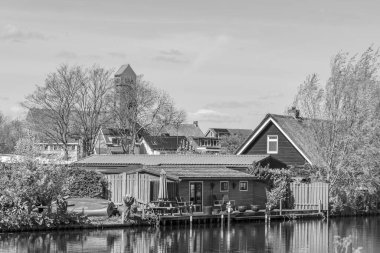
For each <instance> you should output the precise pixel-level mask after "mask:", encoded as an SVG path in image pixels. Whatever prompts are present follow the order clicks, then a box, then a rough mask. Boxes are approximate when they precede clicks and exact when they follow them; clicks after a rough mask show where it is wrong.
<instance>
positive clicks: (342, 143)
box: [294, 48, 380, 205]
mask: <svg viewBox="0 0 380 253" xmlns="http://www.w3.org/2000/svg"><path fill="white" fill-rule="evenodd" d="M378 59H379V52H378V51H376V50H373V49H372V48H369V49H368V50H366V51H365V52H364V53H363V54H362V55H361V56H359V57H358V56H354V57H349V55H348V54H347V53H339V54H337V55H336V56H335V57H334V58H333V60H332V62H331V76H330V78H329V79H328V81H327V83H326V86H325V87H324V89H323V88H322V87H321V86H320V85H319V81H318V79H317V78H316V76H315V75H312V76H311V77H308V78H307V80H306V81H305V83H304V84H303V85H301V86H300V88H299V91H298V94H297V96H296V99H295V102H294V105H296V106H297V107H298V108H299V109H301V113H302V114H303V115H305V116H306V117H309V118H308V119H305V122H308V124H309V128H310V129H311V130H312V131H311V132H312V136H311V138H313V140H314V141H315V142H316V143H317V144H318V145H317V146H318V150H319V154H320V156H321V157H322V158H323V162H322V163H320V164H319V168H318V169H317V171H318V175H319V176H321V177H322V178H324V179H326V180H328V181H329V182H330V185H331V188H330V192H331V194H332V196H333V199H334V198H335V199H334V201H335V203H340V204H342V203H344V202H345V201H346V202H347V203H350V205H354V203H356V200H357V199H358V197H359V195H361V194H364V192H366V193H369V194H374V193H375V192H377V191H378V190H379V188H380V175H379V170H378V168H379V166H380V135H379V132H380V113H379V112H380V110H379V108H380V85H379V80H378V76H377V74H378V70H379V63H378ZM359 189H361V190H359ZM350 201H351V202H350Z"/></svg>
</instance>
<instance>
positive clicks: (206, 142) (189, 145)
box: [180, 137, 221, 154]
mask: <svg viewBox="0 0 380 253" xmlns="http://www.w3.org/2000/svg"><path fill="white" fill-rule="evenodd" d="M180 150H182V151H186V150H187V151H193V152H195V153H202V154H218V153H220V151H221V146H220V140H219V139H218V138H214V137H188V138H187V139H186V140H183V142H182V144H181V147H180Z"/></svg>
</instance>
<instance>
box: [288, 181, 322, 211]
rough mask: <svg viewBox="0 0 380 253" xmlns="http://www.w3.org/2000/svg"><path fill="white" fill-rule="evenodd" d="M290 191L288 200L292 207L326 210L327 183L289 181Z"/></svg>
mask: <svg viewBox="0 0 380 253" xmlns="http://www.w3.org/2000/svg"><path fill="white" fill-rule="evenodd" d="M290 192H291V196H290V199H289V200H288V201H289V202H290V205H291V206H293V208H294V209H303V210H328V204H329V185H328V183H321V182H318V183H290Z"/></svg>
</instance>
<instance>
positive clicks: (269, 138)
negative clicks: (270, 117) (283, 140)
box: [267, 135, 278, 154]
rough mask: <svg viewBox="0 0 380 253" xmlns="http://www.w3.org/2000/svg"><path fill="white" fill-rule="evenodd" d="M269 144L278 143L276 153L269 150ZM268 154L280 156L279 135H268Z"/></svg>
mask: <svg viewBox="0 0 380 253" xmlns="http://www.w3.org/2000/svg"><path fill="white" fill-rule="evenodd" d="M271 138H276V139H275V140H274V139H271ZM269 142H276V151H271V150H269ZM267 154H278V135H267Z"/></svg>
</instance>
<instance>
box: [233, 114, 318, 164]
mask: <svg viewBox="0 0 380 253" xmlns="http://www.w3.org/2000/svg"><path fill="white" fill-rule="evenodd" d="M270 123H273V124H274V125H275V126H276V127H277V128H278V129H279V130H280V131H281V132H282V134H284V136H285V137H286V138H287V139H288V140H289V142H290V143H291V144H292V145H293V146H294V147H295V148H296V149H297V151H298V152H299V153H300V154H301V155H302V156H303V157H304V158H305V160H306V161H308V163H309V164H310V165H316V164H321V163H323V159H322V157H321V156H320V155H319V152H318V151H317V145H318V144H317V142H316V141H315V139H313V137H312V136H313V135H312V133H311V129H310V124H311V123H312V120H310V119H301V118H300V119H296V118H294V117H293V116H287V115H277V114H267V115H266V116H265V118H264V119H263V121H262V122H261V123H260V124H259V125H258V126H257V127H256V129H255V130H254V131H253V132H252V134H251V135H250V136H249V137H248V138H247V139H246V141H245V142H244V143H243V144H242V145H241V146H240V147H239V148H238V149H237V151H236V154H237V155H241V154H243V153H244V151H245V150H246V149H247V148H248V147H249V145H250V144H251V143H253V142H254V141H255V139H256V137H258V136H259V134H260V133H261V132H262V131H263V130H264V129H265V127H266V126H267V125H268V124H270Z"/></svg>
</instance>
